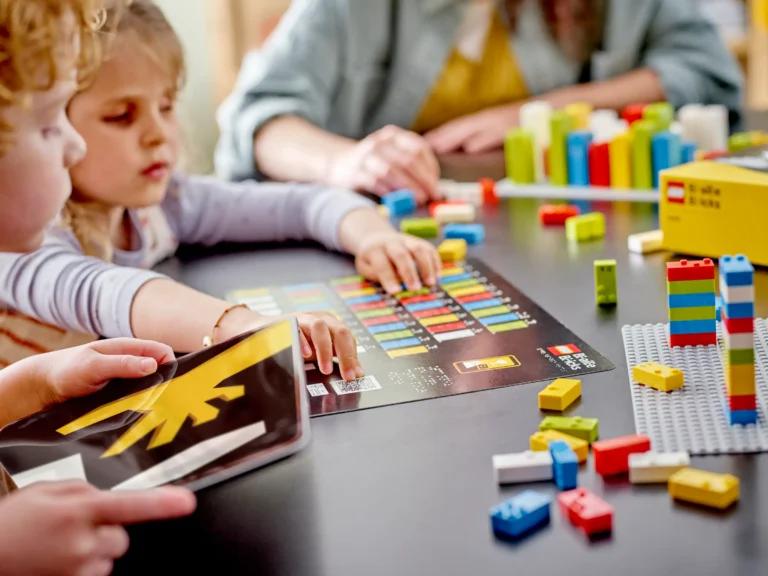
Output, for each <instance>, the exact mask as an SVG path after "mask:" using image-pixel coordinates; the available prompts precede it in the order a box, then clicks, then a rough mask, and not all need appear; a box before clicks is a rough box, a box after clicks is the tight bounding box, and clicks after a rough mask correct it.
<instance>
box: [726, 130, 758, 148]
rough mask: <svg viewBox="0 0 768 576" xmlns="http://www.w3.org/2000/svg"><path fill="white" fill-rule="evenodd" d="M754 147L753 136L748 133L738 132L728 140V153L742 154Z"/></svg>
mask: <svg viewBox="0 0 768 576" xmlns="http://www.w3.org/2000/svg"><path fill="white" fill-rule="evenodd" d="M753 146H754V144H753V143H752V135H751V134H749V133H747V132H737V133H736V134H733V135H732V136H731V137H730V138H728V152H741V151H742V150H746V149H747V148H752V147H753Z"/></svg>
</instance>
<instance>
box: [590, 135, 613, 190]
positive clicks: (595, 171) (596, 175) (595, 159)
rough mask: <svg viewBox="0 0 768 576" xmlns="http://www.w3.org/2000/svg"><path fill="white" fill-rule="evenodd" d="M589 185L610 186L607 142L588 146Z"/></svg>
mask: <svg viewBox="0 0 768 576" xmlns="http://www.w3.org/2000/svg"><path fill="white" fill-rule="evenodd" d="M588 154H589V183H590V184H591V185H592V186H610V185H611V165H610V153H609V150H608V142H601V143H600V144H590V145H589V153H588Z"/></svg>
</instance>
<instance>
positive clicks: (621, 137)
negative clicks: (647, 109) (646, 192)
mask: <svg viewBox="0 0 768 576" xmlns="http://www.w3.org/2000/svg"><path fill="white" fill-rule="evenodd" d="M608 154H609V155H610V171H611V187H612V188H631V187H632V168H631V166H632V138H631V136H630V134H629V132H622V133H621V134H618V135H617V136H615V137H614V138H613V139H612V140H611V141H610V143H609V144H608Z"/></svg>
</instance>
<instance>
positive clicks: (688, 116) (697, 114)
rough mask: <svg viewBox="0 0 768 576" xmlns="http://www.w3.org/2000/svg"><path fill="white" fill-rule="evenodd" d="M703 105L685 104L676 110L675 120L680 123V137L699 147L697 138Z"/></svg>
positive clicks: (699, 141)
mask: <svg viewBox="0 0 768 576" xmlns="http://www.w3.org/2000/svg"><path fill="white" fill-rule="evenodd" d="M703 110H704V106H702V105H701V104H686V105H685V106H683V107H681V108H680V110H678V112H677V120H678V122H679V123H680V128H681V133H680V138H681V139H683V140H686V141H688V142H695V143H696V146H697V147H701V139H700V138H699V133H700V131H699V122H701V116H702V112H703Z"/></svg>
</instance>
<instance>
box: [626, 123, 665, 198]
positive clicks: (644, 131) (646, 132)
mask: <svg viewBox="0 0 768 576" xmlns="http://www.w3.org/2000/svg"><path fill="white" fill-rule="evenodd" d="M657 131H658V128H657V127H656V124H654V123H653V122H650V121H648V120H639V121H638V122H635V123H634V124H632V127H631V129H630V134H631V136H632V187H633V188H637V189H646V190H650V189H651V188H653V177H652V170H653V165H652V162H651V139H652V138H653V135H654V134H655V133H656V132H657Z"/></svg>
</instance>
